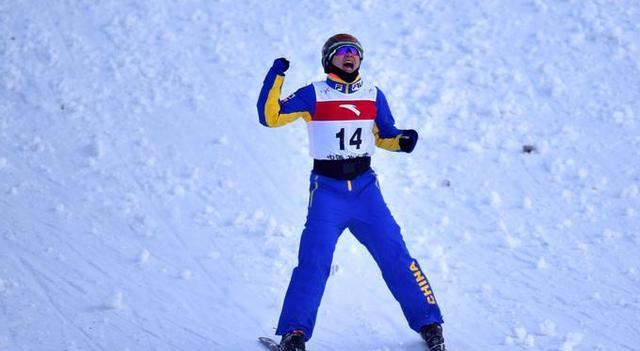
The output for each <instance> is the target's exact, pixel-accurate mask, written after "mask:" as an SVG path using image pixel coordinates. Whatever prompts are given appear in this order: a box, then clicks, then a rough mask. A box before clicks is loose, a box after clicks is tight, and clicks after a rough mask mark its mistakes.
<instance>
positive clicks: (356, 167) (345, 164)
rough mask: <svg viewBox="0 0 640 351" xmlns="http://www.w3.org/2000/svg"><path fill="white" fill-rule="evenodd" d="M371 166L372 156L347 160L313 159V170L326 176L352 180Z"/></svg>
mask: <svg viewBox="0 0 640 351" xmlns="http://www.w3.org/2000/svg"><path fill="white" fill-rule="evenodd" d="M370 168H371V157H368V156H367V157H356V158H350V159H346V160H313V170H314V171H315V172H316V173H317V174H319V175H321V176H325V177H330V178H334V179H341V180H351V179H354V178H356V177H357V176H359V175H361V174H362V173H364V172H366V171H368V170H369V169H370Z"/></svg>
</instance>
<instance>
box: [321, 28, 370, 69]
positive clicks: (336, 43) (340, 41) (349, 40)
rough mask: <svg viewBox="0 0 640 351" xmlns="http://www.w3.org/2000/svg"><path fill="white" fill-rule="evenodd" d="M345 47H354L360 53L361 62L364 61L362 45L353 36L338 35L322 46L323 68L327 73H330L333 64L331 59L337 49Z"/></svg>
mask: <svg viewBox="0 0 640 351" xmlns="http://www.w3.org/2000/svg"><path fill="white" fill-rule="evenodd" d="M344 45H353V46H355V47H356V48H357V49H358V51H360V60H362V59H363V58H364V57H363V54H364V50H363V49H362V44H360V42H359V41H358V39H356V37H354V36H353V35H351V34H346V33H342V34H336V35H334V36H332V37H331V38H329V39H327V41H326V42H325V43H324V45H323V46H322V68H324V72H325V73H329V62H331V58H332V57H333V54H334V53H335V51H336V49H338V48H339V47H341V46H344Z"/></svg>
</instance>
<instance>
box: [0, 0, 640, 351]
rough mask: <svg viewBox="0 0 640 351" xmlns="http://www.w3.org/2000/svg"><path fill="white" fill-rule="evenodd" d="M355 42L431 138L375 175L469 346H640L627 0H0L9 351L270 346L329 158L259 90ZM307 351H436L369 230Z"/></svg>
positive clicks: (639, 49)
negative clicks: (409, 319) (318, 175)
mask: <svg viewBox="0 0 640 351" xmlns="http://www.w3.org/2000/svg"><path fill="white" fill-rule="evenodd" d="M338 32H349V33H352V34H354V35H356V36H357V37H358V38H359V39H360V40H361V42H362V43H363V45H364V47H365V58H364V61H363V66H362V69H361V73H362V74H363V76H364V77H365V79H369V80H373V81H375V82H376V83H377V85H378V86H380V87H381V89H382V90H383V91H384V92H385V93H386V95H387V98H388V100H389V102H390V105H391V108H392V111H393V113H394V115H395V118H396V122H397V126H398V127H400V128H414V129H416V130H418V131H419V133H420V135H421V140H420V143H419V144H418V146H417V148H416V150H415V151H414V153H412V154H410V155H407V154H400V153H389V152H386V151H383V150H378V152H377V153H376V155H375V156H374V168H375V170H376V172H377V173H378V174H379V176H380V178H381V183H382V189H383V194H384V196H385V198H386V200H387V203H388V205H389V207H390V208H391V210H392V212H393V213H394V215H395V217H396V219H397V221H398V222H399V223H400V225H401V226H402V228H403V235H404V237H405V240H406V242H407V244H408V247H409V249H410V251H411V253H412V254H413V256H415V257H416V258H418V260H419V261H420V262H421V264H422V266H423V268H424V269H425V271H426V272H427V274H428V276H429V278H430V280H431V283H432V285H433V286H434V288H435V292H436V296H437V298H438V299H439V303H440V305H441V308H442V310H443V313H444V317H445V321H446V323H445V326H444V327H445V337H446V340H447V342H448V346H449V348H450V349H451V350H452V351H462V350H467V351H468V350H478V351H481V350H560V351H571V350H576V351H578V350H639V349H640V346H639V345H640V293H639V291H640V289H639V288H640V255H639V254H638V252H639V248H640V151H639V150H640V117H638V116H639V115H640V4H639V3H638V2H636V1H631V0H629V1H622V0H620V1H613V0H610V1H607V0H582V1H578V0H568V1H566V0H558V1H551V0H548V1H547V0H529V1H526V0H518V1H511V0H509V1H507V0H487V1H477V2H476V1H470V0H468V1H462V0H457V1H402V2H383V1H375V0H366V1H359V2H334V1H331V2H320V1H299V2H284V1H281V2H279V1H265V2H250V1H231V0H218V1H196V0H193V1H192V0H166V1H148V2H139V1H106V2H95V1H70V0H62V1H7V0H4V1H0V350H3V351H4V350H11V351H13V350H109V351H111V350H259V349H260V345H259V344H258V343H257V341H256V338H257V337H258V336H261V335H267V336H270V335H272V334H273V331H274V328H275V325H276V323H277V318H278V315H279V312H280V306H281V303H282V299H283V296H284V293H285V290H286V287H287V284H288V280H289V276H290V272H291V270H292V268H293V267H294V266H295V263H296V257H297V256H296V254H297V245H298V241H299V235H300V232H301V230H302V227H303V224H304V220H305V215H306V204H307V199H308V193H307V190H308V174H309V171H310V168H311V160H310V158H309V157H308V155H307V135H306V128H305V125H304V122H302V121H299V122H296V123H294V124H293V125H289V126H287V127H285V128H279V129H268V128H264V127H262V126H261V125H259V123H258V117H257V113H256V108H255V102H256V100H257V96H258V93H259V90H260V87H261V84H262V80H263V78H264V75H265V73H266V72H267V70H268V68H269V67H270V66H271V63H272V62H273V59H275V58H277V57H281V56H285V57H287V58H288V59H289V60H290V61H291V68H290V70H289V71H288V72H287V77H286V81H285V85H284V88H283V95H284V96H286V95H288V94H290V93H291V92H293V91H295V89H297V88H298V87H300V86H302V85H306V84H308V83H309V82H311V81H314V80H318V79H322V78H323V73H322V69H321V67H320V49H321V46H322V44H323V43H324V41H325V40H326V38H328V37H329V36H331V35H333V34H335V33H338ZM524 145H533V146H534V147H535V150H534V152H532V153H524V152H522V148H523V146H524ZM308 348H309V349H310V350H313V351H322V350H407V351H409V350H412V351H418V350H424V346H423V344H422V341H421V340H420V338H419V336H418V335H417V334H416V333H414V332H413V331H411V330H410V329H409V328H408V326H407V325H406V322H405V321H404V319H403V317H402V313H401V311H400V308H399V307H398V305H397V304H396V302H395V301H394V300H393V298H392V296H391V294H390V293H389V292H388V290H387V289H386V286H385V284H384V282H383V280H382V278H381V277H380V274H379V271H378V268H377V267H376V266H375V264H374V262H373V260H372V259H371V258H370V257H369V255H368V254H367V252H366V250H365V249H364V248H363V247H361V246H360V245H359V244H358V243H357V242H356V241H355V239H353V237H352V236H351V234H350V233H349V232H345V233H344V234H343V236H342V238H341V240H340V242H339V243H338V248H337V251H336V255H335V259H334V267H333V270H332V276H331V278H330V280H329V283H328V286H327V290H326V293H325V297H324V300H323V303H322V306H321V310H320V314H319V316H318V322H317V326H316V330H315V334H314V338H313V339H312V340H311V342H310V343H309V344H308Z"/></svg>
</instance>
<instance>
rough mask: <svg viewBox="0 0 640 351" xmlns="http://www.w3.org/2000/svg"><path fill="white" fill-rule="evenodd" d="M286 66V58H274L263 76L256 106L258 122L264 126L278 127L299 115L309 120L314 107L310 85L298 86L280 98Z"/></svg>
mask: <svg viewBox="0 0 640 351" xmlns="http://www.w3.org/2000/svg"><path fill="white" fill-rule="evenodd" d="M288 68H289V61H287V59H285V58H279V59H276V60H275V61H274V62H273V66H271V68H270V69H269V72H268V73H267V76H266V77H265V78H264V83H263V84H262V90H260V96H259V97H258V104H257V107H258V117H259V119H260V123H261V124H262V125H264V126H265V127H280V126H283V125H285V124H288V123H291V122H293V121H295V120H296V119H298V118H300V117H302V118H303V119H304V120H306V121H310V120H311V115H312V114H313V108H314V106H313V103H312V101H313V100H315V92H314V91H313V87H312V86H310V85H309V86H306V87H303V88H300V89H298V91H296V92H295V93H294V94H292V95H291V96H289V97H288V98H286V99H284V100H280V91H281V89H282V84H283V83H284V72H286V70H287V69H288ZM311 94H313V95H311Z"/></svg>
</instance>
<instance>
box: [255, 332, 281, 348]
mask: <svg viewBox="0 0 640 351" xmlns="http://www.w3.org/2000/svg"><path fill="white" fill-rule="evenodd" d="M258 341H260V343H261V344H262V345H264V346H266V347H267V349H269V350H270V351H280V344H279V343H277V342H275V340H273V339H271V338H267V337H264V336H261V337H259V338H258Z"/></svg>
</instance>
